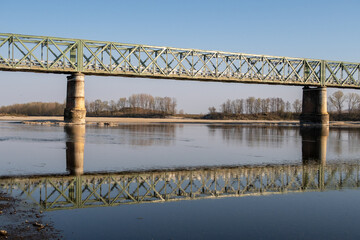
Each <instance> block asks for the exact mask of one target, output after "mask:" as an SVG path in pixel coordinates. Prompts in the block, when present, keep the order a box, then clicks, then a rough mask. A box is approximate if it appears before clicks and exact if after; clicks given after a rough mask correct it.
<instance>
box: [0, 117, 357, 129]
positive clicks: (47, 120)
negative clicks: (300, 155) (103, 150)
mask: <svg viewBox="0 0 360 240" xmlns="http://www.w3.org/2000/svg"><path fill="white" fill-rule="evenodd" d="M0 121H14V122H22V123H25V124H43V125H65V123H64V121H63V117H53V116H0ZM129 123H133V124H155V123H164V124H165V123H181V124H237V125H251V126H300V122H299V121H298V120H211V119H191V118H180V117H170V118H119V117H86V124H88V125H98V126H116V125H119V124H129ZM330 127H339V128H342V127H344V128H346V127H351V128H360V122H356V121H331V122H330Z"/></svg>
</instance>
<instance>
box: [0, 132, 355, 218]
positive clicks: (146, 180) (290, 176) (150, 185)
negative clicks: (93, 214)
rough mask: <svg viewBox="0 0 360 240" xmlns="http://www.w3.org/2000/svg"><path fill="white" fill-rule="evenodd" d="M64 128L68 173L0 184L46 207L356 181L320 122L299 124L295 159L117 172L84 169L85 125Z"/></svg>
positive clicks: (304, 189) (293, 188)
mask: <svg viewBox="0 0 360 240" xmlns="http://www.w3.org/2000/svg"><path fill="white" fill-rule="evenodd" d="M228 130H229V128H227V129H226V131H227V132H228ZM237 131H238V130H237ZM65 132H66V136H67V138H66V139H67V140H66V166H67V170H68V172H69V174H68V175H44V176H27V177H26V176H24V177H3V178H0V188H2V189H3V190H5V191H8V192H13V193H17V194H20V195H24V194H25V195H26V196H27V197H28V198H29V199H32V200H33V201H34V202H35V203H36V204H38V205H39V206H40V208H42V209H43V210H46V211H50V210H60V209H74V208H86V207H100V206H102V207H104V206H115V205H121V204H139V203H145V202H166V201H179V200H193V199H204V198H220V197H242V196H254V195H267V194H279V193H280V194H284V193H294V192H307V191H325V190H335V189H336V190H337V189H344V188H358V187H359V186H360V178H359V175H360V163H359V162H347V163H331V164H326V147H327V137H328V135H329V129H326V128H325V129H301V131H300V134H301V137H302V148H301V149H302V162H300V163H299V164H291V165H276V164H274V165H266V166H263V165H259V166H221V167H214V168H209V167H198V168H192V169H178V170H151V171H141V172H118V173H109V172H103V173H84V146H85V127H84V126H72V127H65ZM239 132H241V131H239ZM36 199H37V200H36Z"/></svg>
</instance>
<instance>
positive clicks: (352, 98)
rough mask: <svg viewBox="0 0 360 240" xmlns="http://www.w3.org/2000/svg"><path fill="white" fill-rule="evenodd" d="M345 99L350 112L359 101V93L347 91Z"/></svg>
mask: <svg viewBox="0 0 360 240" xmlns="http://www.w3.org/2000/svg"><path fill="white" fill-rule="evenodd" d="M346 99H347V102H348V111H349V113H352V112H353V111H354V110H355V109H356V108H357V107H358V105H359V103H360V95H359V94H357V93H348V94H347V96H346Z"/></svg>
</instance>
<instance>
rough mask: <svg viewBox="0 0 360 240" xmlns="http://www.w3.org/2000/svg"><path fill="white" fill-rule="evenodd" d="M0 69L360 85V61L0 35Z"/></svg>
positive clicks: (223, 80) (307, 84)
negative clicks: (351, 61)
mask: <svg viewBox="0 0 360 240" xmlns="http://www.w3.org/2000/svg"><path fill="white" fill-rule="evenodd" d="M0 70H4V71H32V72H47V73H74V72H80V73H83V74H87V75H106V76H124V77H146V78H165V79H179V80H196V81H220V82H243V83H263V84H282V85H303V86H326V87H347V88H360V63H349V62H342V61H327V60H318V59H306V58H291V57H278V56H267V55H255V54H243V53H230V52H220V51H205V50H197V49H181V48H171V47H158V46H149V45H138V44H123V43H116V42H102V41H91V40H83V39H68V38H57V37H42V36H28V35H20V34H1V33H0Z"/></svg>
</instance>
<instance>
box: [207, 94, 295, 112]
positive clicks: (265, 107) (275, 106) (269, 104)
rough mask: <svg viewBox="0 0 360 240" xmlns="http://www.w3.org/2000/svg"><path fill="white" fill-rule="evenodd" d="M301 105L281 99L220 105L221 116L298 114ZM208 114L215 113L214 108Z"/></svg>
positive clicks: (248, 100)
mask: <svg viewBox="0 0 360 240" xmlns="http://www.w3.org/2000/svg"><path fill="white" fill-rule="evenodd" d="M301 109H302V103H301V101H300V100H299V99H296V100H295V101H294V102H293V103H290V102H289V101H286V102H285V101H284V100H283V99H282V98H255V97H248V98H247V99H235V100H230V99H228V100H226V101H225V102H224V103H222V104H221V105H220V111H219V112H220V113H222V114H266V113H284V112H295V113H300V112H301ZM209 113H216V108H215V107H209Z"/></svg>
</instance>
